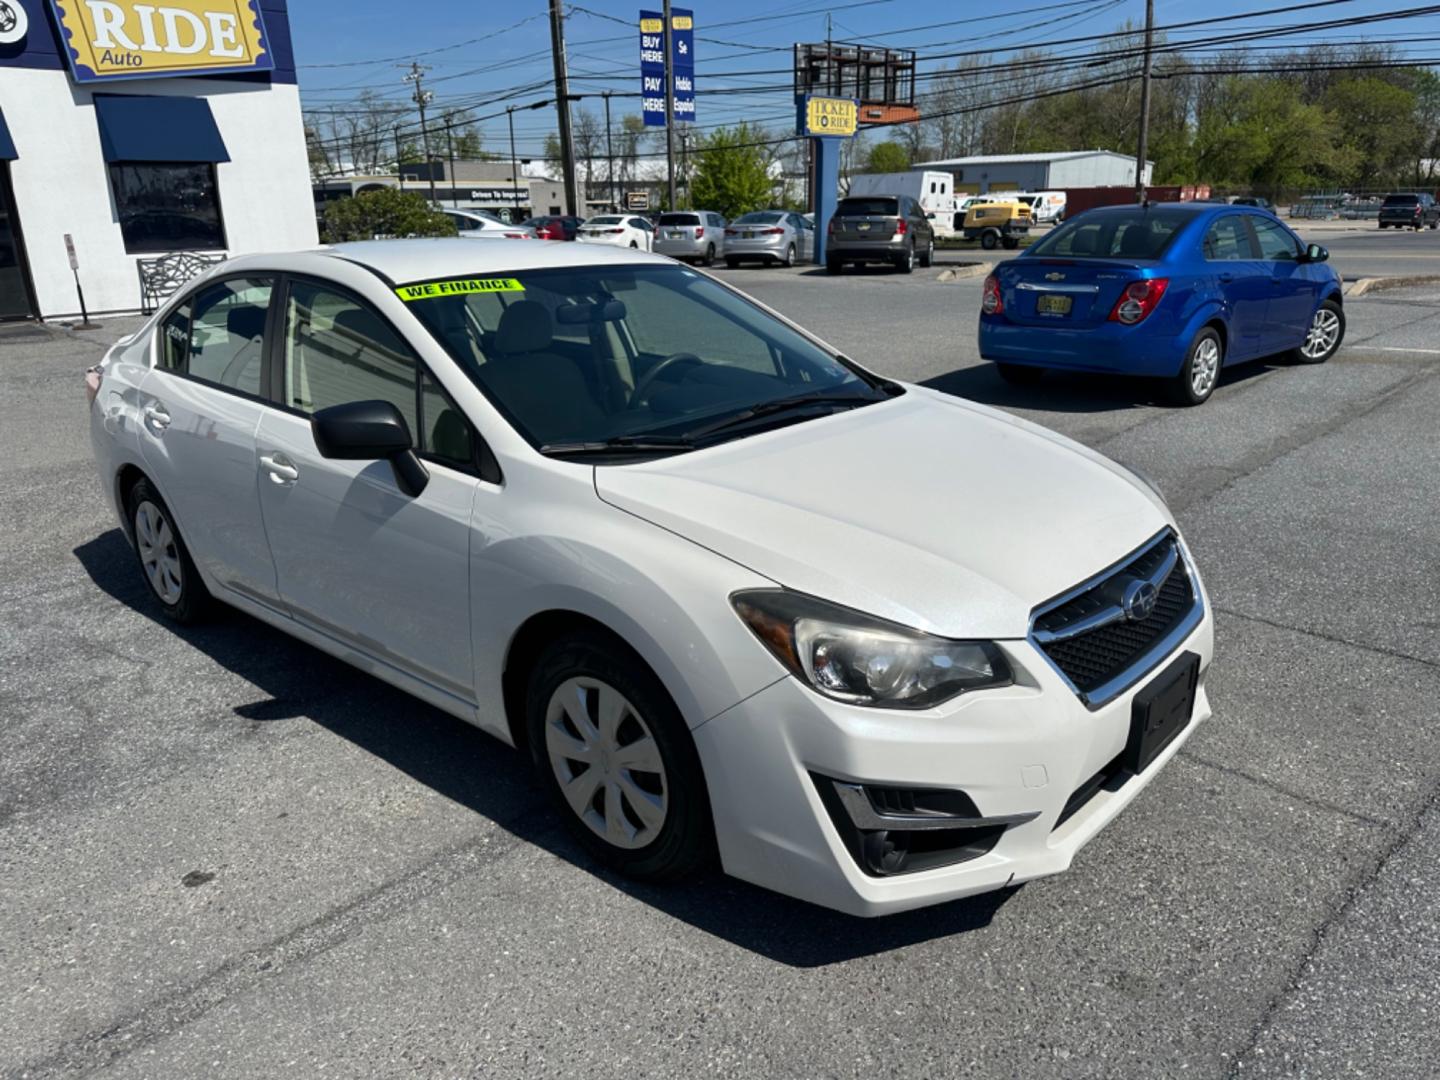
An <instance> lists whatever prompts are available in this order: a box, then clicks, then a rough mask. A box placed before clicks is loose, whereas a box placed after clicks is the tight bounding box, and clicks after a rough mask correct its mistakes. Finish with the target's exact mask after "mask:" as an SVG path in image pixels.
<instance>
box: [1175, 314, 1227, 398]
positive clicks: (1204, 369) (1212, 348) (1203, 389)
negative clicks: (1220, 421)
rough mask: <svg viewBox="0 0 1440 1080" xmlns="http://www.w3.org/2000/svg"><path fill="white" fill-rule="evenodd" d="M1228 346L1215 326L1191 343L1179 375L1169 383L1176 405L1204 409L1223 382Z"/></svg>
mask: <svg viewBox="0 0 1440 1080" xmlns="http://www.w3.org/2000/svg"><path fill="white" fill-rule="evenodd" d="M1224 363H1225V345H1224V342H1222V341H1221V340H1220V334H1219V332H1218V331H1217V330H1216V329H1215V328H1214V327H1213V326H1207V327H1204V328H1203V329H1202V330H1201V331H1200V332H1199V333H1198V334H1196V335H1195V340H1194V341H1192V342H1190V348H1189V349H1187V350H1186V352H1185V362H1184V363H1183V364H1181V365H1180V372H1179V374H1177V375H1175V376H1174V378H1172V379H1171V380H1170V397H1171V399H1172V400H1173V401H1174V402H1175V403H1176V404H1177V405H1203V404H1204V403H1205V402H1206V401H1209V400H1210V395H1211V394H1213V393H1214V392H1215V386H1216V384H1217V383H1219V381H1220V368H1221V367H1222V366H1223V365H1224Z"/></svg>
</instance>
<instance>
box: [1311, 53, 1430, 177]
mask: <svg viewBox="0 0 1440 1080" xmlns="http://www.w3.org/2000/svg"><path fill="white" fill-rule="evenodd" d="M1325 107H1326V109H1327V110H1328V111H1329V112H1330V113H1331V114H1332V116H1333V117H1334V119H1335V125H1336V129H1337V130H1336V134H1337V135H1338V136H1339V138H1340V140H1341V142H1342V143H1343V144H1344V145H1345V146H1346V147H1348V148H1349V149H1350V151H1351V153H1352V155H1353V158H1352V160H1353V161H1354V171H1353V175H1352V177H1351V179H1352V180H1353V182H1354V184H1355V186H1357V187H1361V188H1373V187H1379V186H1382V185H1383V184H1385V183H1387V182H1389V181H1390V180H1392V179H1393V178H1395V177H1398V176H1400V175H1402V174H1403V173H1404V172H1405V171H1406V166H1408V165H1410V164H1411V163H1412V162H1413V160H1414V157H1415V155H1414V154H1413V149H1412V148H1413V146H1414V144H1415V142H1416V137H1417V131H1416V124H1415V95H1414V94H1412V93H1411V92H1410V91H1409V90H1405V89H1403V88H1401V87H1399V86H1395V85H1393V84H1391V83H1390V82H1387V81H1386V80H1384V79H1380V78H1375V77H1371V76H1366V77H1363V78H1354V79H1342V80H1340V81H1339V82H1337V83H1336V84H1335V85H1334V86H1332V87H1331V88H1330V90H1329V91H1328V92H1327V93H1326V95H1325Z"/></svg>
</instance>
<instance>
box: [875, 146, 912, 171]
mask: <svg viewBox="0 0 1440 1080" xmlns="http://www.w3.org/2000/svg"><path fill="white" fill-rule="evenodd" d="M865 167H866V171H867V172H872V173H892V172H908V171H909V169H910V151H908V150H906V149H905V147H903V146H902V145H900V144H899V143H898V142H895V141H893V140H888V141H886V142H879V143H876V144H875V145H874V146H872V147H871V148H870V155H869V157H867V158H866V159H865Z"/></svg>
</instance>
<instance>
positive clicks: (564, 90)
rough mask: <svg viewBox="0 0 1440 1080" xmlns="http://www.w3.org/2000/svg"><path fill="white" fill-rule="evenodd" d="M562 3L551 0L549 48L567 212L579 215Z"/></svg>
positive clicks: (559, 0) (557, 0) (558, 0)
mask: <svg viewBox="0 0 1440 1080" xmlns="http://www.w3.org/2000/svg"><path fill="white" fill-rule="evenodd" d="M560 4H561V0H550V48H551V51H552V53H553V54H554V61H555V107H556V109H557V111H558V112H559V120H560V169H561V175H562V176H563V177H564V181H565V209H566V213H568V214H572V215H573V214H578V213H579V212H580V211H579V209H578V204H577V203H576V201H575V143H574V140H573V139H572V138H571V135H570V76H569V73H568V72H567V71H566V67H565V15H564V12H563V11H562V10H561V6H560Z"/></svg>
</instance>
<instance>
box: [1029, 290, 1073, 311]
mask: <svg viewBox="0 0 1440 1080" xmlns="http://www.w3.org/2000/svg"><path fill="white" fill-rule="evenodd" d="M1074 302H1075V298H1074V297H1071V296H1065V295H1063V294H1061V293H1050V294H1049V295H1047V296H1042V297H1040V299H1039V300H1037V301H1036V302H1035V310H1036V311H1038V312H1039V313H1040V314H1041V315H1069V314H1070V305H1071V304H1073V303H1074Z"/></svg>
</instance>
